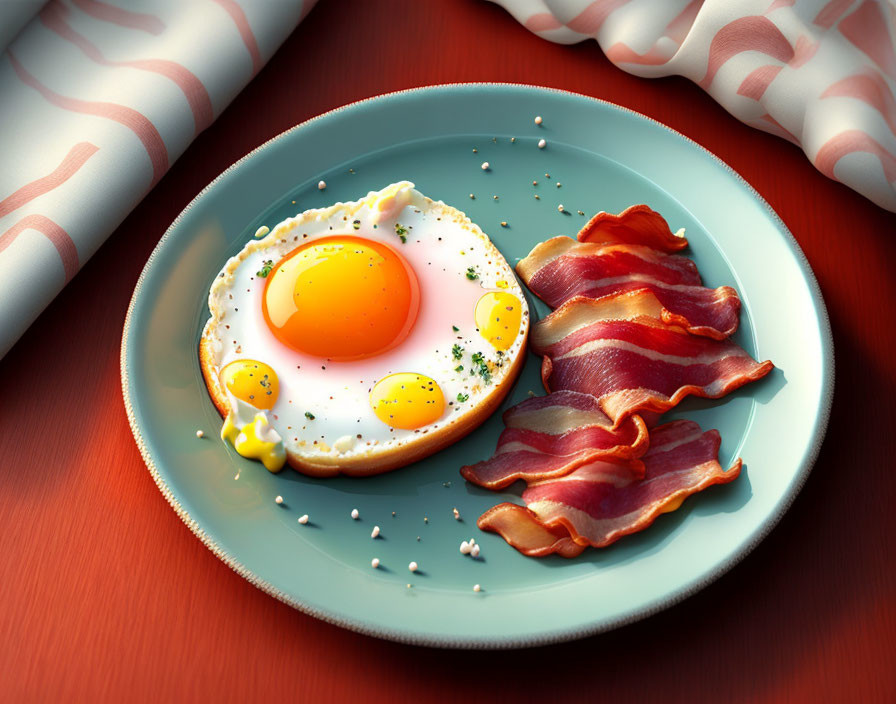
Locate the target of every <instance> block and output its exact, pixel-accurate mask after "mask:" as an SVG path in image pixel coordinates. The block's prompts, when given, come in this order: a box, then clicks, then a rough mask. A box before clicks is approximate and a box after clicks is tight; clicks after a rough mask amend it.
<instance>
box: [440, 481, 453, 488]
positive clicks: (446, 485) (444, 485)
mask: <svg viewBox="0 0 896 704" xmlns="http://www.w3.org/2000/svg"><path fill="white" fill-rule="evenodd" d="M442 486H443V487H445V488H446V489H447V488H448V487H450V486H451V482H442Z"/></svg>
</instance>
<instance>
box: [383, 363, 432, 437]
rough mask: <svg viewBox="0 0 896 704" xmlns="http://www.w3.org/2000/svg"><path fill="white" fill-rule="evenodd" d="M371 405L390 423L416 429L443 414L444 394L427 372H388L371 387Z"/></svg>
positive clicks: (385, 421) (404, 428)
mask: <svg viewBox="0 0 896 704" xmlns="http://www.w3.org/2000/svg"><path fill="white" fill-rule="evenodd" d="M370 407H371V408H373V412H374V414H376V417H377V418H379V419H380V420H381V421H383V423H385V424H386V425H388V426H389V427H391V428H402V429H403V430H416V429H417V428H422V427H423V426H424V425H430V424H431V423H435V422H436V421H437V420H438V419H439V418H441V417H442V414H443V413H444V412H445V395H444V394H443V393H442V389H441V388H440V387H439V385H438V384H437V383H436V382H435V381H433V380H432V379H430V378H429V377H428V376H423V375H422V374H412V373H408V372H404V373H401V374H390V375H389V376H387V377H385V378H383V379H380V380H379V381H378V382H377V383H376V385H375V386H374V387H373V389H372V390H371V392H370Z"/></svg>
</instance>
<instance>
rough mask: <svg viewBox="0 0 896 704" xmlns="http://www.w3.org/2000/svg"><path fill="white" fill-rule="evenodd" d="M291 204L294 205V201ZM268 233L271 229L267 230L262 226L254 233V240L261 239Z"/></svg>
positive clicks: (265, 226)
mask: <svg viewBox="0 0 896 704" xmlns="http://www.w3.org/2000/svg"><path fill="white" fill-rule="evenodd" d="M293 203H295V201H293ZM270 231H271V228H269V227H268V226H267V225H262V226H261V227H259V228H258V229H257V230H256V231H255V239H261V238H262V237H264V236H265V235H266V234H268V233H269V232H270Z"/></svg>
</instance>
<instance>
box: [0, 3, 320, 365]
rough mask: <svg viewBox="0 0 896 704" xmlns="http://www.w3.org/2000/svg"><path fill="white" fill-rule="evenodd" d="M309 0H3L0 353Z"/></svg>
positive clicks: (241, 81) (286, 31)
mask: <svg viewBox="0 0 896 704" xmlns="http://www.w3.org/2000/svg"><path fill="white" fill-rule="evenodd" d="M314 2H315V0H278V1H277V2H256V1H255V0H189V1H187V2H185V1H184V0H51V1H50V2H47V3H43V2H34V0H22V1H21V2H19V1H16V2H0V38H2V39H3V40H5V41H7V42H8V44H5V47H4V44H0V49H3V48H5V51H3V54H2V57H0V95H2V96H3V97H2V99H0V154H2V155H3V168H2V169H0V357H2V356H3V355H4V354H5V353H6V352H7V351H8V350H9V348H10V347H11V346H12V345H13V343H14V342H15V341H16V340H17V339H18V338H19V337H20V336H21V334H22V333H23V332H24V331H25V329H26V328H27V327H28V326H29V325H30V324H31V322H32V321H33V320H34V319H35V318H36V317H37V315H38V314H39V313H40V312H41V311H42V310H43V309H44V307H46V305H47V304H48V303H49V302H50V301H51V300H53V298H54V297H55V296H56V294H57V293H59V291H60V290H61V289H62V287H63V286H64V285H65V284H66V283H67V282H68V281H69V279H71V278H72V276H74V275H75V273H77V271H78V269H79V268H80V267H81V266H82V265H83V264H84V262H85V261H87V259H88V258H90V256H91V255H92V254H93V253H94V252H95V251H96V249H97V248H98V247H99V246H100V244H102V242H103V241H104V240H105V239H106V237H107V236H108V235H109V234H110V233H111V232H112V231H113V230H114V229H115V227H116V226H117V225H118V224H119V223H120V222H121V221H122V220H123V219H124V217H125V216H126V215H127V214H128V213H129V212H130V211H131V210H132V209H133V208H134V206H135V205H136V204H137V203H138V202H139V201H140V200H141V199H142V198H143V196H145V195H146V193H147V192H148V191H149V190H150V189H151V188H152V187H153V186H154V185H155V184H156V183H157V182H158V180H159V179H160V178H161V177H162V176H163V175H164V174H165V172H166V171H167V170H168V168H169V167H170V166H171V164H172V163H174V161H175V160H176V159H177V158H178V157H179V156H180V155H181V154H182V153H183V151H184V149H186V147H187V145H189V144H190V142H191V141H192V140H193V139H194V138H195V137H196V135H198V134H199V133H200V132H201V131H202V130H204V129H205V128H206V127H208V126H209V125H210V124H211V123H212V122H213V121H214V119H215V118H216V117H217V116H218V115H220V114H221V112H222V111H223V110H224V108H225V107H227V105H228V104H229V103H230V101H231V100H233V98H234V97H235V96H236V95H237V93H239V91H240V90H241V89H242V88H243V87H244V86H245V85H246V84H247V83H248V82H249V81H250V80H251V79H252V77H253V76H254V75H255V74H256V73H258V71H259V70H260V69H261V68H262V66H264V64H265V62H266V61H267V59H268V58H270V57H271V55H273V53H274V52H275V51H276V50H277V48H278V47H279V46H280V44H281V43H282V42H283V40H284V39H286V37H287V36H288V35H289V33H290V32H291V31H292V30H293V28H294V27H295V26H296V25H297V24H298V23H299V22H300V21H301V19H302V18H303V17H304V16H305V14H306V13H307V12H308V10H310V9H311V6H312V5H313V4H314ZM29 14H30V15H31V17H30V19H29Z"/></svg>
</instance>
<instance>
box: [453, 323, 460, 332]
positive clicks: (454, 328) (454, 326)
mask: <svg viewBox="0 0 896 704" xmlns="http://www.w3.org/2000/svg"><path fill="white" fill-rule="evenodd" d="M451 329H452V330H454V332H460V328H459V327H457V325H452V326H451Z"/></svg>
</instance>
